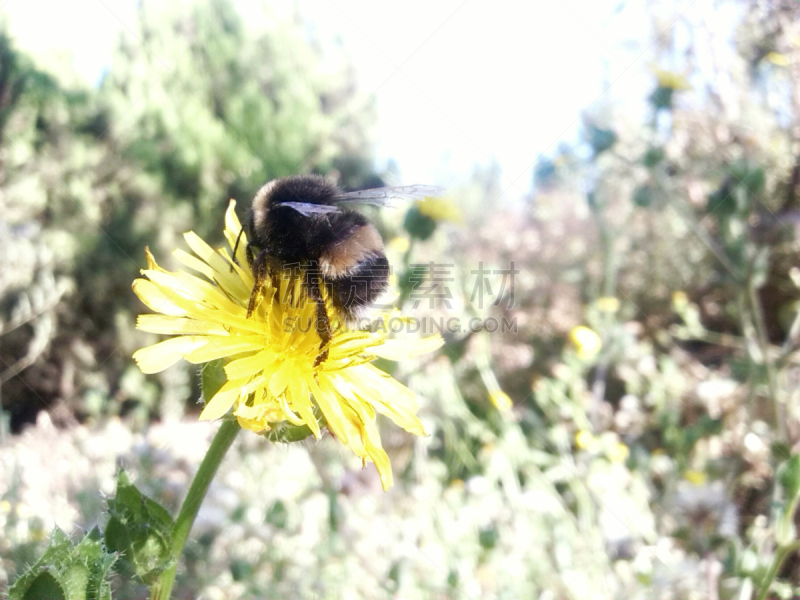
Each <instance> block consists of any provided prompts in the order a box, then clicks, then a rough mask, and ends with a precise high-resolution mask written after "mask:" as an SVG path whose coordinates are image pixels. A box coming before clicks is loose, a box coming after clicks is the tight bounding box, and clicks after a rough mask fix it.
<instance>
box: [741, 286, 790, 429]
mask: <svg viewBox="0 0 800 600" xmlns="http://www.w3.org/2000/svg"><path fill="white" fill-rule="evenodd" d="M747 288H748V291H749V293H750V308H751V310H752V314H753V324H754V325H755V329H756V342H757V343H758V347H759V350H760V352H761V359H762V360H763V361H764V367H765V369H766V372H767V389H768V390H769V395H770V399H771V400H772V405H773V409H774V412H775V425H776V428H777V430H778V432H779V433H780V436H781V439H782V440H784V441H786V440H788V439H789V432H788V430H787V423H786V410H785V409H786V407H785V405H784V404H783V401H782V398H781V397H780V394H779V392H778V377H777V373H776V372H775V364H774V362H773V360H772V357H771V356H770V349H769V338H768V336H767V326H766V323H765V321H764V310H763V309H762V307H761V300H759V298H758V289H757V288H756V286H755V285H754V284H753V283H752V281H751V282H749V283H748V286H747Z"/></svg>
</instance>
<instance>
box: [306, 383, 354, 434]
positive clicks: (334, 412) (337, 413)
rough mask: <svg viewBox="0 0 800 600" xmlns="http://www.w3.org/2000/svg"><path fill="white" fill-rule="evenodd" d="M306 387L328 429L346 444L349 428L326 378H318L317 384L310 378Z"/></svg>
mask: <svg viewBox="0 0 800 600" xmlns="http://www.w3.org/2000/svg"><path fill="white" fill-rule="evenodd" d="M308 386H309V388H310V390H311V394H312V395H313V396H314V400H315V402H316V403H317V406H319V409H320V411H322V416H324V417H325V422H326V423H327V424H328V428H329V429H330V430H331V431H332V432H333V435H335V436H336V437H337V438H339V440H340V441H341V442H342V443H343V444H347V443H348V442H349V439H350V429H351V428H350V427H349V423H348V422H347V417H345V415H344V412H343V411H342V407H341V405H340V404H339V401H338V399H337V398H336V394H335V393H334V391H333V389H332V387H331V386H330V384H329V383H328V381H327V377H324V376H320V378H319V384H318V383H317V382H316V381H314V378H313V377H312V378H310V379H309V380H308Z"/></svg>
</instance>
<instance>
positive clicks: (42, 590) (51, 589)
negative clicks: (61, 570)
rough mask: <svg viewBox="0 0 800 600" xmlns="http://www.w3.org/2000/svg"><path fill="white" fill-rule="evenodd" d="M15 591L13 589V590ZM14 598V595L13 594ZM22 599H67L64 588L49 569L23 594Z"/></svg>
mask: <svg viewBox="0 0 800 600" xmlns="http://www.w3.org/2000/svg"><path fill="white" fill-rule="evenodd" d="M12 593H13V590H12ZM12 598H13V596H12ZM21 598H22V600H44V599H45V598H46V599H47V600H67V597H66V596H65V595H64V589H63V588H62V587H61V585H60V584H59V583H58V581H57V580H56V578H55V577H53V576H52V575H50V573H48V572H47V571H44V572H42V573H40V574H39V575H38V576H37V577H36V579H34V580H33V582H32V583H31V585H30V587H28V589H27V590H25V593H24V594H23V595H22V596H21Z"/></svg>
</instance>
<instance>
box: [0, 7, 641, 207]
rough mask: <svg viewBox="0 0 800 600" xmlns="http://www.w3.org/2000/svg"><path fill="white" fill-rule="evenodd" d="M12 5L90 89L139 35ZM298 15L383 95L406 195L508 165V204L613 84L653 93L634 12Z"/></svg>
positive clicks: (126, 15) (97, 12) (387, 150)
mask: <svg viewBox="0 0 800 600" xmlns="http://www.w3.org/2000/svg"><path fill="white" fill-rule="evenodd" d="M254 1H257V0H239V2H238V3H237V8H238V9H240V10H244V11H246V10H247V9H248V4H251V3H252V2H254ZM2 2H3V0H0V5H2V8H0V12H2V13H5V16H6V17H7V18H9V20H10V24H11V31H12V33H13V34H14V35H15V37H16V39H17V43H18V44H19V45H20V46H21V47H23V48H26V49H28V50H31V51H34V52H46V51H51V50H60V51H62V52H64V53H67V52H68V53H69V55H71V60H72V62H73V65H74V67H75V69H76V70H77V71H78V72H79V73H80V74H81V75H82V76H84V77H86V78H87V79H88V80H90V81H97V80H98V78H99V77H100V75H101V74H102V72H103V70H104V69H106V68H107V67H108V65H109V62H110V55H111V48H112V46H113V45H114V43H115V40H116V39H117V36H118V35H119V34H120V32H123V33H126V32H125V31H124V29H123V27H122V25H121V24H120V22H119V21H118V20H117V19H116V18H115V17H114V16H113V15H112V14H111V13H110V12H109V10H108V9H107V8H105V7H104V4H105V5H106V6H107V7H109V8H110V9H111V10H112V11H113V12H114V13H115V14H116V15H117V16H118V17H119V18H120V19H122V20H123V21H125V22H126V23H129V24H132V23H133V22H134V19H135V2H134V0H102V3H101V2H100V0H70V1H69V2H62V1H57V0H7V1H6V3H5V4H2ZM298 2H299V4H300V6H301V7H302V9H303V14H304V15H305V16H306V17H307V18H309V19H310V20H311V21H313V22H315V23H317V24H318V26H319V27H320V28H321V29H322V30H325V29H327V30H328V31H329V32H330V31H335V32H338V33H339V34H340V35H341V38H342V40H343V42H344V45H345V47H346V48H347V49H348V51H349V52H350V54H351V55H352V56H353V57H354V60H355V62H356V65H357V68H358V70H359V73H360V77H361V85H362V89H363V90H364V91H365V92H367V93H369V92H372V91H373V90H374V91H375V97H376V98H377V102H378V111H379V125H378V127H379V130H378V139H379V140H380V145H379V158H380V159H381V160H387V159H388V158H390V157H391V158H394V159H395V160H396V162H397V163H398V165H399V167H400V171H401V175H402V179H403V181H404V182H405V183H417V182H424V183H439V184H448V183H450V184H452V183H454V182H456V181H458V180H463V179H464V178H466V177H468V176H469V174H470V172H471V171H472V169H473V167H474V166H475V165H476V164H486V163H488V162H489V161H490V160H493V159H495V160H497V161H498V162H499V163H500V165H501V167H502V169H503V174H504V182H503V183H504V187H508V188H509V196H510V197H514V196H519V195H521V194H522V193H523V192H524V191H526V190H528V189H529V188H530V186H531V181H532V165H533V164H534V163H535V161H536V159H537V157H538V156H539V154H540V153H541V152H544V151H547V150H548V149H552V148H554V147H555V146H557V144H558V141H559V140H562V139H568V138H570V137H572V136H574V133H575V131H576V128H577V127H578V126H579V125H580V111H581V110H582V109H584V108H586V107H587V106H590V105H591V104H592V102H594V101H595V99H596V98H597V97H598V96H599V95H600V93H601V91H602V89H603V84H604V83H605V84H606V85H607V84H609V83H612V82H613V83H612V87H611V90H609V94H611V95H613V96H615V97H625V96H626V95H627V96H628V97H631V96H635V97H639V98H641V97H643V95H645V94H646V93H647V91H648V90H647V87H648V86H649V85H651V84H652V81H650V80H647V81H645V79H644V78H643V77H642V69H643V68H645V67H646V64H642V63H644V62H645V61H646V60H647V59H648V57H647V56H645V57H643V58H642V59H640V60H639V61H638V62H637V63H636V64H635V65H634V66H633V67H631V68H630V69H627V68H628V66H629V65H630V64H631V63H633V62H634V59H635V58H636V56H637V55H638V54H639V52H640V51H641V50H642V49H643V47H641V45H640V44H637V42H641V41H642V40H646V39H648V37H649V33H648V31H647V27H648V21H647V20H646V19H645V18H644V17H643V16H642V15H641V13H640V12H639V13H637V12H636V11H637V10H640V7H639V5H638V2H636V1H635V0H634V1H630V2H627V3H625V2H621V0H537V1H520V0H517V1H514V0H466V2H465V1H464V0H426V1H423V0H407V1H405V2H402V3H390V2H377V1H375V0H334V1H333V2H332V1H330V0H298ZM623 5H624V6H626V7H625V9H624V10H623V11H622V12H621V13H616V12H615V9H616V8H617V7H618V6H623ZM43 17H44V18H43ZM627 41H630V42H632V43H630V44H629V45H628V46H626V45H625V43H626V42H627ZM609 49H611V50H609ZM626 69H627V70H626ZM607 96H608V94H607V95H606V96H604V98H605V97H607Z"/></svg>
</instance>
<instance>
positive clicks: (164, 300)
mask: <svg viewBox="0 0 800 600" xmlns="http://www.w3.org/2000/svg"><path fill="white" fill-rule="evenodd" d="M131 287H132V288H133V293H134V294H136V295H137V296H138V297H139V300H141V301H142V302H144V305H145V306H146V307H147V308H149V309H150V310H152V311H155V312H160V313H162V314H165V315H173V316H176V317H178V316H183V315H185V314H186V311H185V310H183V309H182V308H181V307H180V306H178V305H177V304H176V303H175V301H174V298H175V296H176V294H174V293H171V292H166V291H162V289H161V288H160V287H159V286H157V285H156V284H154V283H153V282H152V281H148V280H147V279H136V280H134V282H133V285H132V286H131Z"/></svg>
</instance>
